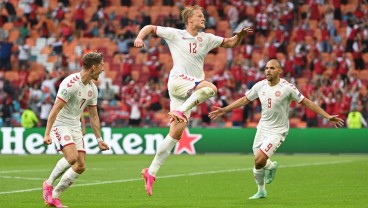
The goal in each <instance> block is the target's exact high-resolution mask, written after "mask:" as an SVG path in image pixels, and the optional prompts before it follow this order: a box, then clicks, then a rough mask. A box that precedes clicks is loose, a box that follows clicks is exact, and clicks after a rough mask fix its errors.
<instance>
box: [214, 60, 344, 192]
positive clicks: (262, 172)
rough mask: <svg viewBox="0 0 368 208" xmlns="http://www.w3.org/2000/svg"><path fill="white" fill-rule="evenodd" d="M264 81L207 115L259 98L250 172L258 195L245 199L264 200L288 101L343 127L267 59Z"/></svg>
mask: <svg viewBox="0 0 368 208" xmlns="http://www.w3.org/2000/svg"><path fill="white" fill-rule="evenodd" d="M265 72H266V79H265V80H262V81H259V82H257V83H256V84H255V85H254V86H253V87H252V89H250V90H249V91H248V92H246V93H245V96H244V97H242V98H239V99H238V100H236V101H234V102H233V103H231V104H230V105H228V106H226V107H224V108H217V109H216V110H214V111H212V112H210V113H209V117H210V118H211V119H216V118H218V117H220V116H222V115H224V114H225V113H226V112H228V111H231V110H233V109H235V108H238V107H241V106H244V105H247V104H248V103H250V102H251V101H253V100H255V99H257V98H259V100H260V101H261V105H262V116H261V119H260V121H259V124H258V126H257V133H256V135H255V138H254V142H253V153H254V155H255V157H254V169H253V174H254V178H255V181H256V183H257V185H258V192H257V193H256V194H255V195H253V196H251V197H250V198H249V199H259V198H265V197H266V195H267V192H266V188H265V183H266V184H270V183H271V182H272V181H273V179H274V177H275V173H276V169H277V165H278V164H277V162H276V161H274V162H272V161H271V160H270V159H269V158H270V157H271V156H272V155H273V154H274V153H275V151H276V150H277V149H278V148H279V146H280V145H281V143H282V142H283V141H284V140H285V137H286V135H287V134H288V131H289V109H290V102H291V101H292V100H294V101H296V102H298V103H301V104H303V105H304V106H305V107H307V108H309V109H311V110H313V111H314V112H316V113H318V114H319V115H321V116H323V117H324V118H325V119H327V120H328V121H329V122H330V123H332V124H334V125H335V127H341V126H343V125H344V121H343V120H342V119H341V118H339V117H338V115H332V116H331V115H329V114H328V113H327V112H325V111H324V110H323V109H322V108H320V107H319V106H318V105H316V104H315V103H313V102H312V101H311V100H309V99H308V98H306V97H304V96H303V95H302V94H301V93H300V92H299V91H298V89H297V88H296V87H295V86H294V85H292V84H290V83H289V82H287V81H286V80H284V79H281V78H280V75H281V73H282V68H281V65H280V62H279V61H278V60H276V59H271V60H270V61H268V62H267V64H266V70H265Z"/></svg>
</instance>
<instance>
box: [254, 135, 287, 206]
mask: <svg viewBox="0 0 368 208" xmlns="http://www.w3.org/2000/svg"><path fill="white" fill-rule="evenodd" d="M260 137H261V138H260V139H259V140H258V141H261V142H260V143H261V146H260V147H259V148H254V151H256V152H255V157H254V170H253V173H254V178H255V180H256V183H257V185H258V192H257V193H256V194H255V195H253V196H252V197H250V199H259V198H265V197H266V195H267V192H266V188H265V183H266V181H268V182H269V183H270V182H272V180H273V179H274V177H275V173H276V169H277V162H276V161H275V162H272V161H271V160H270V159H269V158H270V157H271V156H272V155H273V154H274V153H275V151H276V150H277V148H278V147H279V146H280V145H281V143H282V141H284V139H285V137H284V136H283V135H281V134H267V135H265V134H261V136H260ZM258 145H259V143H258ZM257 149H258V150H257Z"/></svg>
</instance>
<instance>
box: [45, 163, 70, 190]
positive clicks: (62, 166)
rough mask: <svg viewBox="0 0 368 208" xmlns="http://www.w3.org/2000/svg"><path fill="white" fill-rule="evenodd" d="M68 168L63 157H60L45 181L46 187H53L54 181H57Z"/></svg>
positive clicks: (68, 165)
mask: <svg viewBox="0 0 368 208" xmlns="http://www.w3.org/2000/svg"><path fill="white" fill-rule="evenodd" d="M68 168H70V164H69V163H68V161H67V160H66V159H65V157H62V158H61V159H60V160H59V161H58V162H57V163H56V166H55V168H54V169H53V170H52V172H51V174H50V176H49V178H48V179H46V183H47V184H48V185H51V186H53V185H54V182H55V180H56V179H58V178H59V177H60V176H61V175H62V174H63V173H64V172H65V170H67V169H68Z"/></svg>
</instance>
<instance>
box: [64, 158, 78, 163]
mask: <svg viewBox="0 0 368 208" xmlns="http://www.w3.org/2000/svg"><path fill="white" fill-rule="evenodd" d="M66 160H67V161H68V163H69V164H70V165H74V164H75V163H76V162H77V161H78V158H77V156H75V157H73V156H71V157H68V158H66Z"/></svg>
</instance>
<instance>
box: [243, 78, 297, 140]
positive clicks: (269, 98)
mask: <svg viewBox="0 0 368 208" xmlns="http://www.w3.org/2000/svg"><path fill="white" fill-rule="evenodd" d="M245 96H246V97H247V98H248V100H250V101H253V100H255V99H257V98H259V100H260V101H261V105H262V115H261V120H260V121H259V123H258V126H257V128H259V129H262V130H266V131H269V132H272V133H281V134H284V133H286V134H287V133H288V131H289V110H290V103H291V101H292V100H294V101H296V102H298V103H300V102H301V101H302V100H303V99H304V96H303V95H302V94H301V93H300V92H299V90H298V89H297V88H296V87H295V86H294V85H293V84H290V83H289V82H287V81H286V80H284V79H280V82H279V83H278V84H277V85H275V86H273V87H271V86H269V85H268V81H267V80H266V79H265V80H262V81H259V82H257V83H256V84H255V85H254V86H253V87H252V89H250V90H249V91H248V92H246V93H245Z"/></svg>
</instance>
